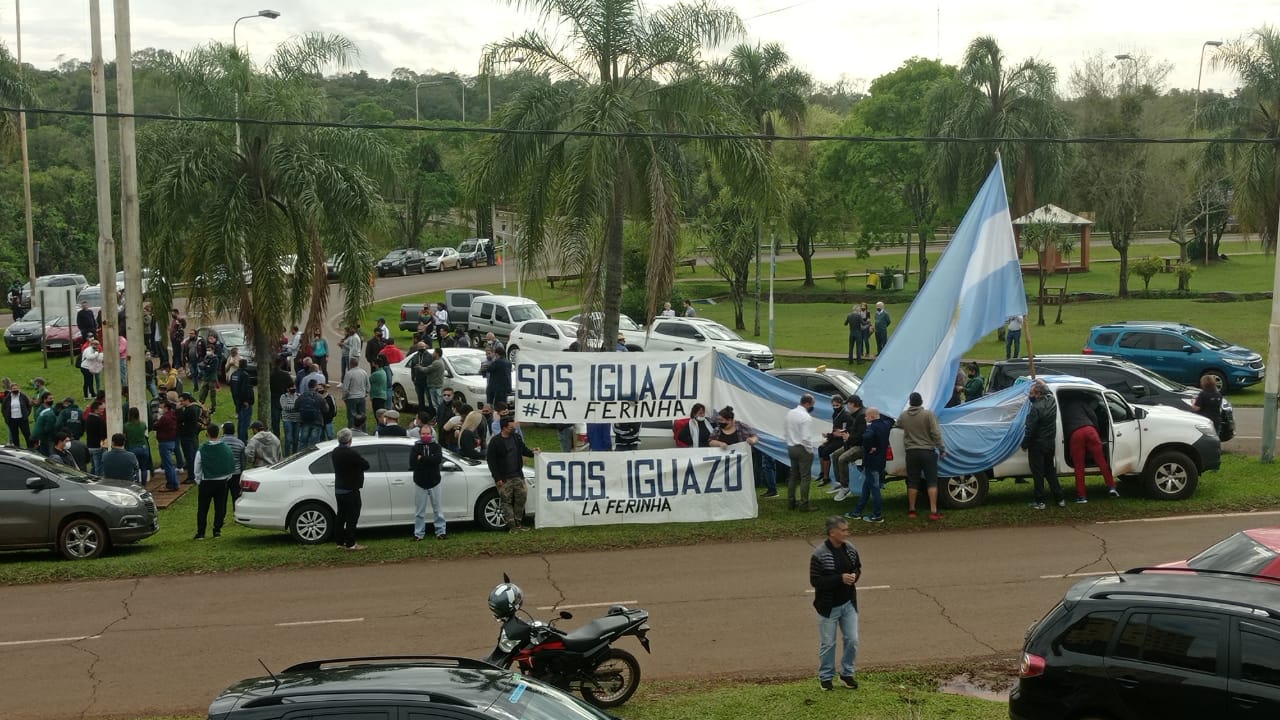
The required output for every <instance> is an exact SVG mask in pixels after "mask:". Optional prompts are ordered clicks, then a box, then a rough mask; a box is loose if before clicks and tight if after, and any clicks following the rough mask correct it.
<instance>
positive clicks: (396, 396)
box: [391, 383, 409, 413]
mask: <svg viewBox="0 0 1280 720" xmlns="http://www.w3.org/2000/svg"><path fill="white" fill-rule="evenodd" d="M391 407H392V408H394V409H395V411H396V412H401V413H402V412H404V411H406V410H408V409H409V397H408V396H407V395H405V392H404V386H402V385H401V384H400V383H396V384H395V385H393V386H391Z"/></svg>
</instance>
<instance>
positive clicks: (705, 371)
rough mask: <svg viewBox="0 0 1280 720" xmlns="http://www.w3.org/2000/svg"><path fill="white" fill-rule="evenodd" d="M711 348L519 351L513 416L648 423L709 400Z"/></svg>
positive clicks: (686, 412)
mask: <svg viewBox="0 0 1280 720" xmlns="http://www.w3.org/2000/svg"><path fill="white" fill-rule="evenodd" d="M715 361H716V360H715V351H714V350H705V351H700V352H639V353H618V352H614V353H592V352H586V353H571V352H548V351H545V350H523V349H522V350H521V351H520V353H519V362H518V363H516V368H515V395H516V407H515V410H516V419H517V420H519V421H520V422H536V423H577V422H593V423H604V422H608V423H614V422H651V421H655V420H675V419H676V418H681V417H688V416H689V411H690V408H692V407H693V405H694V403H698V402H701V403H703V404H706V405H707V406H708V407H709V406H710V404H711V392H712V390H711V386H712V381H713V378H714V375H715Z"/></svg>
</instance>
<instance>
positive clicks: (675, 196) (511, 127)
mask: <svg viewBox="0 0 1280 720" xmlns="http://www.w3.org/2000/svg"><path fill="white" fill-rule="evenodd" d="M508 2H509V3H511V4H514V5H521V6H527V7H532V8H535V9H537V10H538V11H539V12H540V13H541V14H542V15H543V16H544V18H545V19H547V20H549V21H553V22H554V23H556V24H558V25H559V27H560V29H561V30H562V31H563V37H564V38H565V39H566V40H567V45H565V44H562V43H561V42H559V41H557V40H555V39H553V38H552V37H550V36H548V35H546V34H544V33H542V32H538V31H533V30H530V31H526V32H525V33H524V34H522V35H519V36H516V37H512V38H508V39H506V40H502V41H500V42H497V43H495V44H492V45H490V46H488V47H487V48H486V49H485V55H484V66H485V67H492V66H494V65H496V64H498V63H500V62H505V61H509V60H512V59H514V58H516V57H520V58H523V67H524V69H525V70H527V71H529V72H532V73H534V74H545V75H546V76H548V77H549V78H550V79H551V80H552V82H551V83H550V84H547V85H526V86H524V87H523V88H522V89H521V90H519V91H518V92H517V93H516V94H515V96H514V97H513V98H512V99H511V100H510V101H509V102H508V103H507V104H506V105H504V106H503V107H502V109H501V110H500V111H498V112H497V113H495V114H494V118H493V121H494V122H493V124H494V125H496V126H498V127H501V128H503V129H504V130H507V131H515V132H508V133H505V134H501V135H497V136H491V137H489V138H486V140H485V142H483V143H482V144H481V147H479V148H478V152H477V154H476V155H475V156H474V172H473V173H471V176H470V182H471V184H472V187H471V188H470V189H469V192H468V194H469V195H470V196H472V197H502V196H504V195H506V196H508V197H511V198H512V199H513V201H514V204H516V205H517V206H518V207H519V210H520V217H521V225H522V228H521V241H520V254H521V256H522V257H521V271H522V272H523V271H524V268H526V267H528V266H529V264H530V263H531V262H546V261H547V259H548V258H550V257H551V256H552V255H556V256H558V257H559V260H560V262H561V265H562V267H565V266H566V265H571V266H573V267H572V270H573V271H582V272H583V274H584V278H585V282H584V288H583V294H584V298H583V300H584V304H586V305H587V306H588V307H600V308H601V309H602V310H603V314H602V317H603V325H604V326H603V328H601V332H602V333H603V335H602V337H614V333H616V332H617V322H618V313H619V310H620V306H621V299H622V282H623V278H622V258H623V231H624V226H625V223H626V220H627V218H628V216H630V217H632V218H634V219H636V220H639V221H643V223H644V225H645V226H646V227H648V228H649V235H650V251H649V271H648V277H647V281H646V298H647V300H646V302H647V308H646V312H647V315H649V316H650V317H652V316H653V314H654V312H655V309H656V306H657V303H658V302H661V301H662V299H665V298H667V297H669V295H670V293H671V287H672V284H673V281H674V277H675V260H676V250H677V240H678V231H679V216H680V210H681V188H682V184H683V167H684V153H683V150H684V148H683V146H682V143H685V142H696V143H697V144H698V145H700V146H701V147H702V148H703V149H704V150H705V151H706V152H707V153H708V155H709V156H711V157H713V158H715V159H716V160H717V161H718V162H720V163H722V164H723V165H725V166H728V167H733V168H736V169H737V171H736V172H735V176H736V177H737V178H739V179H740V180H741V182H742V183H743V184H744V185H746V186H750V187H756V188H763V187H765V185H766V183H765V180H766V175H767V170H766V167H767V163H766V161H765V158H764V154H763V152H762V151H761V148H760V147H759V144H758V143H755V142H752V141H749V140H741V139H715V140H681V139H679V138H676V137H670V136H663V135H653V134H650V133H689V134H694V135H726V134H727V135H732V134H737V133H741V132H743V131H749V130H750V128H749V127H748V126H747V125H746V124H745V123H744V122H743V121H742V119H741V116H740V115H738V114H737V113H736V112H735V110H734V108H733V107H732V101H731V99H730V98H729V96H728V94H727V93H726V92H724V90H723V89H722V88H720V87H718V86H716V85H715V84H713V83H710V82H708V81H707V79H706V77H705V73H704V69H705V68H704V67H703V64H702V62H701V52H702V48H703V46H704V45H708V44H716V43H718V42H720V41H721V40H722V39H724V38H727V37H729V36H732V35H737V34H740V33H741V32H742V22H741V20H740V19H739V18H738V16H737V15H736V14H734V13H733V12H732V11H730V10H727V9H724V8H720V7H718V6H715V5H712V4H710V3H708V2H701V3H698V4H695V5H688V4H683V3H679V4H673V5H667V6H664V7H662V8H660V9H657V10H655V11H653V12H646V11H645V8H644V4H643V2H642V1H641V0H508ZM564 131H588V132H592V133H604V134H598V135H597V134H593V135H588V136H582V135H566V134H564ZM565 269H566V270H570V268H568V267H565ZM605 345H606V347H607V346H608V343H605Z"/></svg>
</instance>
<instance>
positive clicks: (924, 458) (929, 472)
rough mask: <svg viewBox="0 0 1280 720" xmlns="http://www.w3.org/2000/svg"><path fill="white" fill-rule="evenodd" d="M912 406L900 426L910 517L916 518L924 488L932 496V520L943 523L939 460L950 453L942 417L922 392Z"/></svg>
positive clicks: (915, 395)
mask: <svg viewBox="0 0 1280 720" xmlns="http://www.w3.org/2000/svg"><path fill="white" fill-rule="evenodd" d="M908 406H909V407H907V411H906V412H904V413H902V417H900V418H898V425H897V426H898V427H900V428H902V444H903V447H904V448H905V449H906V451H907V517H909V518H914V517H915V516H916V497H917V496H918V495H919V493H920V486H921V485H924V486H925V491H926V492H927V493H928V496H929V519H930V520H941V519H942V514H941V513H939V512H938V459H939V458H941V457H942V456H943V455H945V454H946V452H947V449H946V447H945V446H944V445H943V444H942V427H941V426H940V425H938V416H937V415H934V414H933V411H932V410H926V409H925V408H924V398H922V397H921V396H920V393H918V392H913V393H911V397H910V399H909V400H908Z"/></svg>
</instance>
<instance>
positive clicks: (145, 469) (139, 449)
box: [126, 445, 151, 487]
mask: <svg viewBox="0 0 1280 720" xmlns="http://www.w3.org/2000/svg"><path fill="white" fill-rule="evenodd" d="M126 449H127V450H128V451H129V452H131V453H133V456H134V457H136V458H138V473H139V476H140V477H142V480H141V481H140V482H141V484H142V486H143V487H146V486H147V481H148V480H150V479H151V446H150V445H135V446H134V447H131V448H126Z"/></svg>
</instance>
